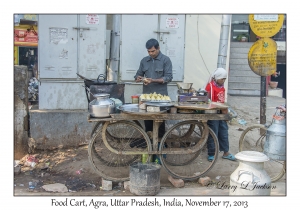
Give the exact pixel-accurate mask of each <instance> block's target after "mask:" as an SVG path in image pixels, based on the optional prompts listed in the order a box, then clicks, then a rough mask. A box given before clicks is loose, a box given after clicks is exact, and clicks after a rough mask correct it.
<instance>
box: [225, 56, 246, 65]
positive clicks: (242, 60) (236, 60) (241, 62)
mask: <svg viewBox="0 0 300 210" xmlns="http://www.w3.org/2000/svg"><path fill="white" fill-rule="evenodd" d="M229 64H230V66H231V65H233V64H239V65H241V64H243V65H248V59H246V58H245V59H240V58H238V59H234V58H230V60H229Z"/></svg>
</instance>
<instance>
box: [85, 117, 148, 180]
mask: <svg viewBox="0 0 300 210" xmlns="http://www.w3.org/2000/svg"><path fill="white" fill-rule="evenodd" d="M103 136H104V138H105V139H104V138H103ZM137 139H144V140H145V142H146V148H140V147H138V148H136V147H134V148H131V147H130V143H131V142H133V141H135V140H137ZM107 146H109V147H110V148H112V149H113V150H116V151H118V154H117V153H114V152H113V151H111V150H109V148H108V147H107ZM151 150H152V148H151V144H150V139H149V137H148V136H147V134H146V133H145V132H144V131H143V129H142V128H141V127H140V126H139V125H137V124H136V123H134V122H129V121H119V122H114V123H110V122H106V123H104V124H103V125H102V126H98V128H97V129H96V131H95V132H94V134H93V136H92V139H91V141H90V143H89V148H88V153H89V161H90V163H91V165H92V167H93V169H94V170H95V171H96V173H98V174H99V175H100V176H101V177H102V178H104V179H106V180H111V181H118V182H120V181H126V180H129V165H130V164H131V163H133V162H135V161H141V155H139V154H121V153H122V152H123V153H124V152H132V151H138V152H141V153H143V152H144V153H147V151H151ZM149 160H150V156H149V157H148V161H149Z"/></svg>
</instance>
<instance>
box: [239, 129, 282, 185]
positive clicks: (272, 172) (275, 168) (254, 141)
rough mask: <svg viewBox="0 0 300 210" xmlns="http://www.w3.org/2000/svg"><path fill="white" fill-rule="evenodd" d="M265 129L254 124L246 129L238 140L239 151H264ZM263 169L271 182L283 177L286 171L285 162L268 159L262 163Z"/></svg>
mask: <svg viewBox="0 0 300 210" xmlns="http://www.w3.org/2000/svg"><path fill="white" fill-rule="evenodd" d="M266 133H267V128H266V127H265V126H264V125H262V124H256V125H253V126H250V127H248V128H246V129H245V130H244V131H243V133H242V135H241V137H240V139H239V151H240V152H241V151H257V152H263V151H264V144H265V140H266ZM264 169H265V170H266V172H267V173H268V174H269V176H270V178H271V181H272V182H276V181H278V180H279V179H281V178H282V177H283V175H284V174H285V171H286V161H279V160H273V159H270V160H269V161H267V162H265V163H264Z"/></svg>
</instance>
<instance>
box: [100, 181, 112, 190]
mask: <svg viewBox="0 0 300 210" xmlns="http://www.w3.org/2000/svg"><path fill="white" fill-rule="evenodd" d="M102 190H112V181H108V180H104V179H102Z"/></svg>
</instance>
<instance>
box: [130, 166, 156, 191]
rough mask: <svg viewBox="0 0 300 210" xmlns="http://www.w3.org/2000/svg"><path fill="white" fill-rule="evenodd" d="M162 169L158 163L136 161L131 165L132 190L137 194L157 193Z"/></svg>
mask: <svg viewBox="0 0 300 210" xmlns="http://www.w3.org/2000/svg"><path fill="white" fill-rule="evenodd" d="M160 169H161V166H160V165H159V164H156V163H141V162H135V163H133V164H131V165H130V175H129V176H130V192H131V193H133V194H135V195H156V194H157V193H158V192H159V190H160Z"/></svg>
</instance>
